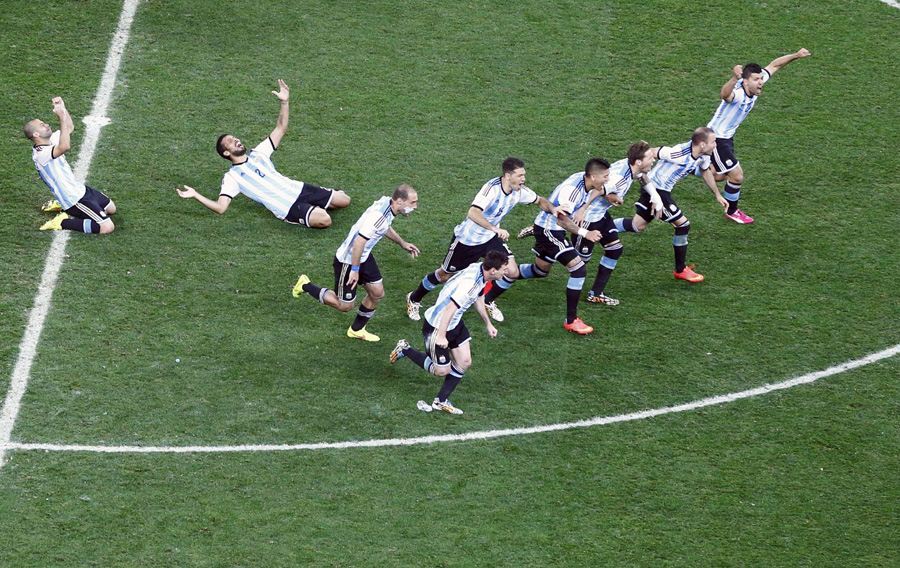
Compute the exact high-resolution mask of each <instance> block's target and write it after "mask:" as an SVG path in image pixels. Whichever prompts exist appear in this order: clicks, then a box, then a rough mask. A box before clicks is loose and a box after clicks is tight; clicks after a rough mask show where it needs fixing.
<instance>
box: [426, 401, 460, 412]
mask: <svg viewBox="0 0 900 568" xmlns="http://www.w3.org/2000/svg"><path fill="white" fill-rule="evenodd" d="M431 408H433V409H435V410H443V411H444V412H447V413H450V414H462V413H463V411H462V410H460V409H458V408H456V407H455V406H453V405H452V404H451V403H450V399H449V398H448V399H447V400H445V401H444V402H441V401H440V400H438V399H437V397H434V402H432V403H431Z"/></svg>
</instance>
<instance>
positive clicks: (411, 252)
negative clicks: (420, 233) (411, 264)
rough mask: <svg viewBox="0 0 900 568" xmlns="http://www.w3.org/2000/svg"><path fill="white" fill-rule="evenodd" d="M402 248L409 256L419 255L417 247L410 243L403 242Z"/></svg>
mask: <svg viewBox="0 0 900 568" xmlns="http://www.w3.org/2000/svg"><path fill="white" fill-rule="evenodd" d="M403 250H405V251H406V252H408V253H409V256H411V257H413V258H416V257H417V256H419V247H417V246H416V245H414V244H412V243H403Z"/></svg>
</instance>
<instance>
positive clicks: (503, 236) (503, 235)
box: [494, 227, 509, 241]
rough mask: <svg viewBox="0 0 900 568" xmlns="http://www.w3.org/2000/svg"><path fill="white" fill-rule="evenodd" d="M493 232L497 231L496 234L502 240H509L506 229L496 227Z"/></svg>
mask: <svg viewBox="0 0 900 568" xmlns="http://www.w3.org/2000/svg"><path fill="white" fill-rule="evenodd" d="M494 232H495V233H497V236H498V237H500V238H501V239H503V240H504V241H508V240H509V231H507V230H506V229H501V228H499V227H498V228H497V230H496V231H494Z"/></svg>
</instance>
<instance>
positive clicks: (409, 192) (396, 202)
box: [391, 183, 419, 217]
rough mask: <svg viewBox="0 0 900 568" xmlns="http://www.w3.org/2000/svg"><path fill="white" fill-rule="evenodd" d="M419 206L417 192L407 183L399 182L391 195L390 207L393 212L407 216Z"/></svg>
mask: <svg viewBox="0 0 900 568" xmlns="http://www.w3.org/2000/svg"><path fill="white" fill-rule="evenodd" d="M418 206H419V194H418V193H417V192H416V190H415V189H414V188H413V186H411V185H409V184H408V183H401V184H400V185H399V186H397V189H395V190H394V193H393V195H391V207H392V208H393V210H394V214H395V215H396V214H397V213H399V214H401V215H403V216H404V217H409V215H410V213H412V212H413V211H415V210H416V208H417V207H418Z"/></svg>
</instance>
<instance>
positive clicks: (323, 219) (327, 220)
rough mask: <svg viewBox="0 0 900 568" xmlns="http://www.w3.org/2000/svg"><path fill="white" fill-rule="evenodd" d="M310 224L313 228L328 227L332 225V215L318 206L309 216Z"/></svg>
mask: <svg viewBox="0 0 900 568" xmlns="http://www.w3.org/2000/svg"><path fill="white" fill-rule="evenodd" d="M309 226H310V227H311V228H313V229H327V228H328V227H330V226H331V215H329V214H328V213H327V212H326V211H325V210H324V209H321V208H318V207H317V208H316V209H315V210H314V211H313V212H312V214H311V215H310V216H309Z"/></svg>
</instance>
